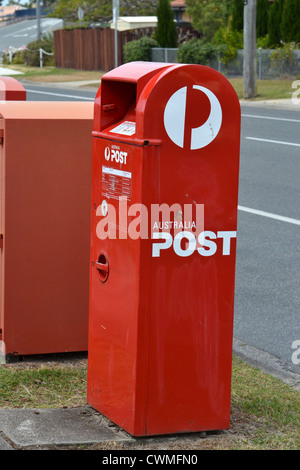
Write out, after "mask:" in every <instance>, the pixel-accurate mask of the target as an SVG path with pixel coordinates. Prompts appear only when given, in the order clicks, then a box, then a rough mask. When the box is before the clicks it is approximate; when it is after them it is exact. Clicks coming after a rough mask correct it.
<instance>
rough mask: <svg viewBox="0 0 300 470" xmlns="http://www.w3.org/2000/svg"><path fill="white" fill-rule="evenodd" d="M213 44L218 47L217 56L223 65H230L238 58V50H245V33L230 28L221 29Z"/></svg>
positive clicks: (216, 34) (217, 32)
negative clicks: (218, 55)
mask: <svg viewBox="0 0 300 470" xmlns="http://www.w3.org/2000/svg"><path fill="white" fill-rule="evenodd" d="M212 43H213V44H214V45H215V46H217V54H218V53H219V54H220V60H221V62H222V63H223V64H228V62H230V61H231V60H233V59H235V58H236V56H237V51H238V49H243V32H242V31H237V30H234V29H230V28H219V29H218V31H216V33H215V35H214V37H213V41H212Z"/></svg>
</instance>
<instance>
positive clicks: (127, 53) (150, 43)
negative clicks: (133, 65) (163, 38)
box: [124, 36, 159, 62]
mask: <svg viewBox="0 0 300 470" xmlns="http://www.w3.org/2000/svg"><path fill="white" fill-rule="evenodd" d="M152 47H159V45H158V43H157V42H156V41H155V39H152V38H148V37H146V36H144V37H143V38H141V39H136V40H134V41H129V42H127V43H126V44H125V46H124V60H125V62H135V61H146V62H149V61H151V49H152Z"/></svg>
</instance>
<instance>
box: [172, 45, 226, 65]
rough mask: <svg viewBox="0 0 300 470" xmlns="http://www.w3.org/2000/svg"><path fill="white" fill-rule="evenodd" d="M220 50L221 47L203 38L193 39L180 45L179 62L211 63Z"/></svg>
mask: <svg viewBox="0 0 300 470" xmlns="http://www.w3.org/2000/svg"><path fill="white" fill-rule="evenodd" d="M219 52H220V47H219V46H215V45H213V44H212V43H211V42H207V41H203V40H202V39H191V40H190V41H186V42H184V43H183V44H180V45H179V47H178V54H177V57H178V62H179V63H181V64H202V65H209V63H210V61H211V60H212V59H214V58H215V57H216V56H217V55H218V54H219Z"/></svg>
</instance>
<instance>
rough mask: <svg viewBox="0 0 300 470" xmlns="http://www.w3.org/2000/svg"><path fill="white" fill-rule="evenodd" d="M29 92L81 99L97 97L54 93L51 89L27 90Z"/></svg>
mask: <svg viewBox="0 0 300 470" xmlns="http://www.w3.org/2000/svg"><path fill="white" fill-rule="evenodd" d="M27 93H38V94H40V95H51V96H61V97H63V98H75V99H77V100H78V99H80V100H88V101H95V98H88V97H86V96H76V95H65V94H62V93H52V92H51V91H39V90H29V89H28V90H27Z"/></svg>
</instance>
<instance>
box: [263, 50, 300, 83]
mask: <svg viewBox="0 0 300 470" xmlns="http://www.w3.org/2000/svg"><path fill="white" fill-rule="evenodd" d="M295 49H299V45H298V44H295V43H287V44H284V45H283V46H282V47H277V48H276V49H275V51H274V52H272V54H271V56H270V58H271V63H272V65H273V66H274V67H275V68H277V69H278V70H279V71H280V73H281V75H285V74H286V75H289V74H290V73H292V69H293V67H294V65H295V62H296V57H295V54H294V50H295Z"/></svg>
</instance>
